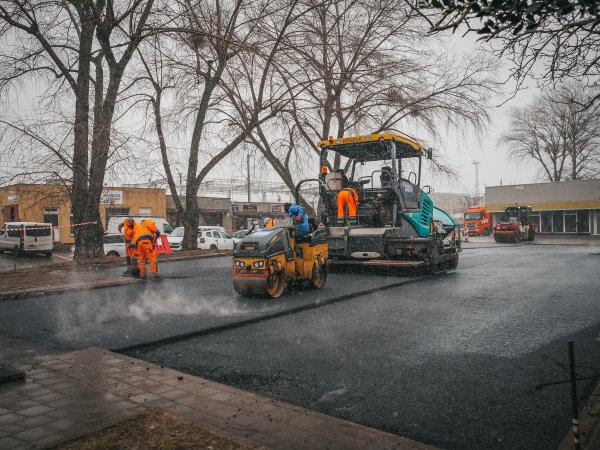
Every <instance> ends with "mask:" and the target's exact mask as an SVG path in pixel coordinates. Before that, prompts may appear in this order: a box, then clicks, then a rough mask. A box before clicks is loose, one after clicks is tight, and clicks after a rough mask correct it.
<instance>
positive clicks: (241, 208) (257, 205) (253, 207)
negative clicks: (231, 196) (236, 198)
mask: <svg viewBox="0 0 600 450" xmlns="http://www.w3.org/2000/svg"><path fill="white" fill-rule="evenodd" d="M283 205H284V204H283V203H270V202H235V203H233V204H232V210H233V221H234V224H233V225H234V226H233V230H234V231H236V230H240V229H244V228H245V229H247V228H250V227H251V226H252V223H253V222H254V221H256V220H261V219H264V218H265V217H269V218H276V219H282V218H284V217H287V214H286V212H285V211H284V210H283Z"/></svg>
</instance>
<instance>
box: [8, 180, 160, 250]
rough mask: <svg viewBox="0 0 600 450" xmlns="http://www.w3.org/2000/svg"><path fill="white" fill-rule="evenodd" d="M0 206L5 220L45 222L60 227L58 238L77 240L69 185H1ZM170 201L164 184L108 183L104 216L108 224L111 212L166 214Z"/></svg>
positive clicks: (144, 214) (103, 197) (132, 214)
mask: <svg viewBox="0 0 600 450" xmlns="http://www.w3.org/2000/svg"><path fill="white" fill-rule="evenodd" d="M0 210H1V211H2V223H4V222H17V221H23V222H44V223H51V224H53V225H54V226H55V227H58V228H57V230H58V232H57V233H55V241H56V242H60V243H63V244H71V243H73V242H75V239H74V236H73V229H72V228H71V227H70V226H69V225H71V224H72V223H73V215H72V211H71V199H70V196H69V188H68V187H67V186H60V185H48V184H14V185H11V186H5V187H0ZM166 214H167V201H166V194H165V190H164V189H162V188H132V187H105V188H104V190H103V192H102V197H101V205H100V218H101V220H102V225H103V226H104V227H105V228H106V225H107V223H108V220H109V219H110V217H111V216H155V217H166Z"/></svg>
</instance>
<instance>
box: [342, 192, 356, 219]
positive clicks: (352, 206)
mask: <svg viewBox="0 0 600 450" xmlns="http://www.w3.org/2000/svg"><path fill="white" fill-rule="evenodd" d="M337 201H338V214H337V215H338V220H339V219H344V218H345V217H348V218H349V219H353V220H355V219H356V210H357V207H358V194H357V193H356V190H355V189H354V188H352V187H345V188H343V189H342V190H341V191H340V192H339V193H338V196H337Z"/></svg>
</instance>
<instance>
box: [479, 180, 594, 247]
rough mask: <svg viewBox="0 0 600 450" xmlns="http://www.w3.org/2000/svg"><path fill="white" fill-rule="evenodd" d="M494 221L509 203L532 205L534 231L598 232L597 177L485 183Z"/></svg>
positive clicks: (487, 205) (489, 209) (489, 207)
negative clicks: (496, 184) (495, 184)
mask: <svg viewBox="0 0 600 450" xmlns="http://www.w3.org/2000/svg"><path fill="white" fill-rule="evenodd" d="M485 204H486V209H487V210H488V211H490V212H492V213H493V214H492V217H493V220H494V225H495V224H496V223H497V222H498V221H499V220H500V218H501V217H502V214H503V212H504V208H505V207H506V206H509V205H520V206H531V208H532V210H533V222H534V223H535V225H536V232H537V233H552V234H564V235H577V234H580V235H581V234H583V235H600V179H598V180H576V181H560V182H556V183H534V184H518V185H511V186H488V187H486V188H485Z"/></svg>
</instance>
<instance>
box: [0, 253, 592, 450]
mask: <svg viewBox="0 0 600 450" xmlns="http://www.w3.org/2000/svg"><path fill="white" fill-rule="evenodd" d="M590 253H594V252H592V251H591V250H590V248H585V247H569V246H510V247H509V246H494V245H491V246H481V247H479V248H470V249H467V250H466V251H464V252H463V253H462V255H461V262H460V263H459V269H458V270H457V271H454V272H450V273H447V274H443V275H438V276H435V277H429V278H423V279H415V277H403V278H402V277H389V276H374V275H368V274H337V273H336V274H334V275H332V276H331V277H330V280H329V282H328V285H327V287H326V289H324V290H322V291H315V290H308V291H303V292H301V293H300V292H298V293H296V294H295V295H286V296H285V297H284V298H282V299H280V300H278V301H262V300H258V301H257V300H245V299H241V298H239V297H237V296H236V295H235V293H234V292H233V289H232V288H231V280H230V259H229V258H219V259H212V260H198V261H191V262H182V263H169V264H164V265H162V266H161V271H162V273H163V274H164V275H165V277H166V279H165V281H164V282H163V283H160V284H150V283H147V284H146V285H145V286H144V287H143V288H142V289H139V288H138V287H136V286H127V287H118V288H114V289H113V288H110V289H103V290H97V291H89V292H86V293H72V294H68V295H62V296H47V297H38V298H30V299H22V300H17V301H8V302H0V328H1V329H2V331H7V332H10V333H12V334H16V335H21V336H28V337H33V338H36V339H40V340H44V341H48V342H55V343H58V344H61V345H66V346H70V347H72V348H82V347H87V346H90V345H98V346H102V347H106V348H122V347H127V346H132V345H133V346H136V345H139V344H143V343H147V342H151V341H154V342H157V343H156V345H150V346H142V347H139V348H137V349H136V348H132V349H130V350H129V351H128V352H127V353H128V354H131V355H132V356H136V357H140V358H143V359H147V360H149V361H153V362H158V363H160V364H164V365H166V366H170V367H173V368H176V369H178V370H182V371H185V372H188V373H192V374H194V375H199V376H203V377H207V378H211V379H214V380H216V381H221V382H224V383H226V384H231V385H233V386H236V387H240V388H242V389H246V390H250V391H254V392H257V393H260V394H263V395H267V396H271V397H273V398H276V399H281V400H284V401H287V402H290V403H294V404H297V405H300V406H304V407H307V408H311V409H314V410H317V411H320V412H324V413H326V414H331V415H334V416H337V417H341V418H344V419H348V420H351V421H353V422H357V423H362V424H365V425H367V426H371V427H375V428H379V429H383V430H385V431H389V432H392V433H396V434H399V435H404V436H407V437H409V438H412V439H416V440H420V441H423V442H426V443H429V444H433V445H437V446H440V447H444V448H451V449H454V448H456V449H463V448H485V449H486V448H515V449H516V448H540V449H543V448H556V447H557V445H558V444H559V443H560V441H561V440H562V438H563V437H564V435H565V434H566V432H567V430H568V427H569V411H570V406H569V402H568V399H569V396H568V394H569V391H568V384H566V383H565V380H567V379H568V371H567V356H566V341H567V340H569V339H573V340H574V341H575V346H576V352H577V354H576V358H577V364H578V376H579V377H580V378H581V381H580V383H579V385H578V388H579V392H580V393H581V401H583V400H584V399H587V397H586V395H587V396H589V394H590V389H591V387H592V386H593V382H594V380H597V379H598V378H600V338H599V336H600V300H599V293H598V292H599V290H600V256H598V255H591V254H590ZM595 253H598V252H595ZM113 270H115V271H117V270H119V271H120V270H121V269H113ZM405 282H408V283H407V284H401V283H405ZM394 283H398V284H400V285H397V286H395V287H390V285H391V284H394ZM381 287H387V289H386V290H383V291H373V290H375V289H377V288H381ZM369 290H371V292H369V293H368V294H365V295H361V294H360V293H361V292H363V291H369ZM343 295H346V298H344V299H343V300H342V301H333V302H332V301H331V300H332V299H335V298H338V297H340V296H343ZM307 306H311V309H304V310H302V308H305V307H307ZM312 306H315V307H312ZM294 308H296V309H297V311H296V312H295V313H293V314H285V312H286V311H290V310H293V309H294ZM253 320H254V321H255V322H254V323H253V322H252V321H253ZM240 321H245V323H246V324H245V326H241V327H235V324H236V323H239V322H240ZM232 325H233V326H232ZM215 327H220V328H218V332H209V333H207V334H202V331H203V330H204V331H206V330H211V329H212V330H215ZM181 335H184V337H185V336H186V335H187V337H190V338H189V339H183V340H181V339H172V341H169V339H170V338H172V337H173V336H181ZM169 342H170V343H169Z"/></svg>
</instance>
